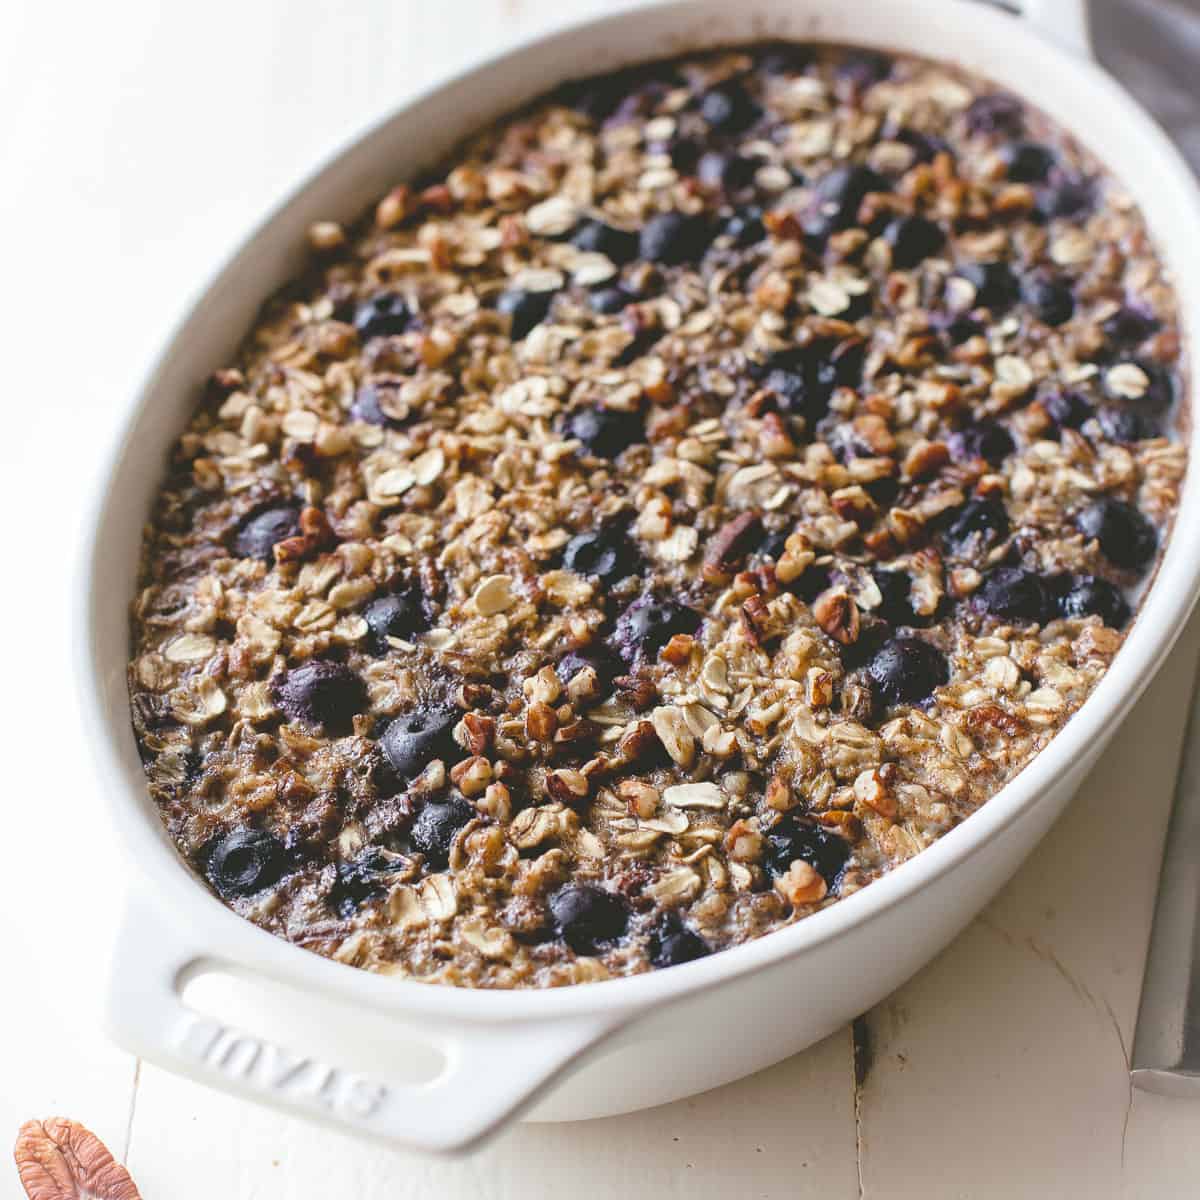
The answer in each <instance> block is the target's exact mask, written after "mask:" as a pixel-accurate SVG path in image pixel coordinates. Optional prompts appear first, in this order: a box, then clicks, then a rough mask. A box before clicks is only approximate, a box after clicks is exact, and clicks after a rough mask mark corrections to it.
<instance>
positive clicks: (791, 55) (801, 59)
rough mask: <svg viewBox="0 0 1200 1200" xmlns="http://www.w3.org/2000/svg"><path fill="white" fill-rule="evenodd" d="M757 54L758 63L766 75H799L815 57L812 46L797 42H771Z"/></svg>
mask: <svg viewBox="0 0 1200 1200" xmlns="http://www.w3.org/2000/svg"><path fill="white" fill-rule="evenodd" d="M757 55H758V65H759V67H760V69H761V70H762V71H763V73H764V74H766V75H798V74H800V72H802V71H803V70H804V68H805V67H807V66H808V65H809V63H811V62H812V58H813V52H812V49H811V48H810V47H808V46H802V45H799V44H797V43H795V42H770V43H768V44H767V45H765V46H762V47H761V48H760V49H759V50H758V51H757Z"/></svg>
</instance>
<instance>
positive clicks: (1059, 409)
mask: <svg viewBox="0 0 1200 1200" xmlns="http://www.w3.org/2000/svg"><path fill="white" fill-rule="evenodd" d="M1041 405H1042V409H1043V411H1044V412H1045V414H1046V416H1048V417H1049V418H1050V420H1051V421H1053V422H1054V425H1055V426H1056V427H1057V428H1058V429H1078V428H1079V427H1080V425H1082V424H1083V423H1084V421H1086V420H1087V419H1088V417H1090V416H1091V415H1092V406H1091V404H1090V403H1089V402H1088V401H1087V399H1086V398H1085V397H1084V396H1083V395H1081V394H1080V393H1079V392H1072V391H1060V392H1051V393H1050V394H1049V395H1046V396H1043V397H1042V398H1041Z"/></svg>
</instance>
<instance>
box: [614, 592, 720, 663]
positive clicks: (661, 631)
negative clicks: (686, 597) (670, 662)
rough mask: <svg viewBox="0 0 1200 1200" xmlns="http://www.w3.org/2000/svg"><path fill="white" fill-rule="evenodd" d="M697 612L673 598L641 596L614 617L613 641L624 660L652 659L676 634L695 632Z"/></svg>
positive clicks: (697, 626)
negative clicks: (658, 598)
mask: <svg viewBox="0 0 1200 1200" xmlns="http://www.w3.org/2000/svg"><path fill="white" fill-rule="evenodd" d="M700 621H701V615H700V613H698V612H697V611H696V610H695V609H694V608H689V607H688V606H687V605H686V604H680V603H678V602H677V601H675V600H656V599H654V597H652V596H643V597H641V598H640V599H638V600H635V601H634V602H633V603H632V604H631V605H630V606H629V607H628V608H627V609H626V610H625V611H624V612H623V613H622V614H621V615H620V617H618V618H617V625H616V630H615V633H614V644H615V646H616V649H617V652H618V653H619V654H620V655H621V657H622V658H624V659H625V660H626V662H632V661H634V660H635V659H653V658H655V657H656V656H657V654H658V652H659V651H660V650H661V649H662V648H663V647H664V646H665V645H666V644H667V643H668V642H669V641H670V640H671V638H672V637H674V636H675V634H677V633H695V632H696V630H697V629H699V628H700Z"/></svg>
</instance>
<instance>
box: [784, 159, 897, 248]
mask: <svg viewBox="0 0 1200 1200" xmlns="http://www.w3.org/2000/svg"><path fill="white" fill-rule="evenodd" d="M891 190H892V185H891V184H890V183H889V182H888V180H887V179H885V178H884V177H883V176H882V175H880V174H879V172H878V171H872V170H871V168H870V167H864V166H853V167H834V169H833V170H832V171H830V172H829V173H828V174H826V175H822V176H821V178H820V179H819V180H818V181H817V185H816V187H815V188H814V189H813V198H812V205H811V207H810V209H809V211H808V215H807V216H806V217H805V220H804V232H805V233H807V234H808V235H809V236H810V237H813V238H816V239H818V240H822V241H823V240H824V239H825V238H827V237H828V236H829V235H830V234H831V233H836V232H837V231H838V230H840V229H848V228H849V227H850V226H851V225H854V224H856V223H857V222H858V210H859V207H860V206H861V205H862V202H863V200H864V198H865V197H866V196H867V195H868V194H869V193H871V192H890V191H891Z"/></svg>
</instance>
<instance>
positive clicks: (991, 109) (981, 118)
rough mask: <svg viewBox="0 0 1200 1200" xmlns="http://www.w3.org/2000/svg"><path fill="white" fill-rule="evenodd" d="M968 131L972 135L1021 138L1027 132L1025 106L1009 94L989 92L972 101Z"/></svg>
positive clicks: (968, 111)
mask: <svg viewBox="0 0 1200 1200" xmlns="http://www.w3.org/2000/svg"><path fill="white" fill-rule="evenodd" d="M967 129H968V130H969V131H970V132H971V133H998V134H1001V135H1003V136H1004V137H1020V136H1021V134H1022V133H1024V131H1025V106H1024V105H1023V104H1022V103H1021V101H1020V100H1018V99H1017V98H1016V96H1012V95H1010V94H1009V93H1008V92H989V93H988V94H987V95H984V96H979V97H977V98H976V99H974V100H972V101H971V104H970V106H969V107H968V108H967Z"/></svg>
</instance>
